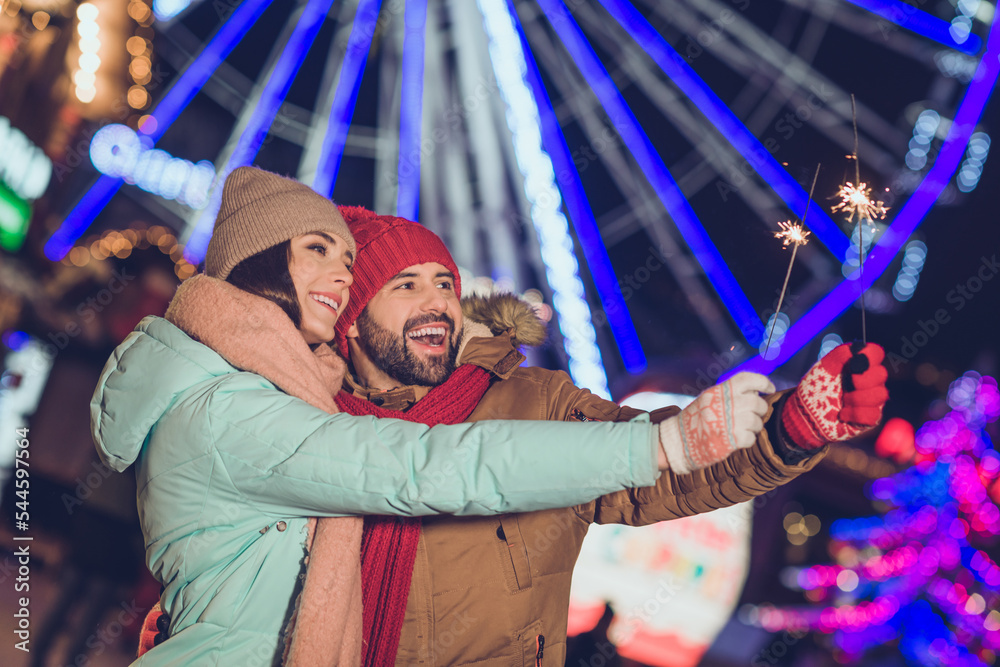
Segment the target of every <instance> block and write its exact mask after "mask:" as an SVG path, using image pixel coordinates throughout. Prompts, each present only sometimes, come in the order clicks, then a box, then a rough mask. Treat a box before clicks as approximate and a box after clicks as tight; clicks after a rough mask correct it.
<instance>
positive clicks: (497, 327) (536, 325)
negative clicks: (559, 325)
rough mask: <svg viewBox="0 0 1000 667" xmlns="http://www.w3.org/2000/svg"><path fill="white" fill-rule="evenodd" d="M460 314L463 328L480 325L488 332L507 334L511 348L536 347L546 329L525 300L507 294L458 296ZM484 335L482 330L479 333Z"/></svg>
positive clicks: (542, 339)
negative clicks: (462, 317)
mask: <svg viewBox="0 0 1000 667" xmlns="http://www.w3.org/2000/svg"><path fill="white" fill-rule="evenodd" d="M462 314H463V315H464V316H465V319H466V320H467V321H466V323H465V326H466V328H476V327H475V325H477V324H478V325H483V326H485V328H486V329H489V332H490V334H491V335H493V336H496V335H499V334H502V333H505V332H506V333H510V338H511V342H512V343H513V344H514V346H515V347H517V348H521V347H523V346H528V347H538V346H539V345H541V344H542V343H544V342H545V338H546V337H547V334H548V332H547V331H546V328H545V323H544V322H542V320H541V319H540V318H539V317H538V315H537V314H536V313H535V310H534V309H533V308H532V307H531V304H529V303H528V302H527V301H524V300H523V299H521V298H520V297H518V296H516V295H514V294H509V293H498V294H490V295H488V296H476V295H473V296H467V297H463V299H462ZM482 335H485V332H484V333H483V334H482Z"/></svg>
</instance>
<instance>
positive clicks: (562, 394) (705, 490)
mask: <svg viewBox="0 0 1000 667" xmlns="http://www.w3.org/2000/svg"><path fill="white" fill-rule="evenodd" d="M498 305H499V306H502V308H503V309H504V310H503V311H499V310H497V306H498ZM511 306H512V304H511V303H510V301H509V300H505V301H504V302H502V303H500V304H498V303H497V302H492V303H491V302H486V303H484V302H480V303H479V304H478V307H477V310H476V312H473V313H471V315H472V316H474V317H475V318H476V319H478V320H479V321H485V322H486V323H487V324H488V326H489V327H490V328H491V329H492V331H493V332H494V333H495V334H497V335H495V336H494V337H492V338H473V339H472V340H471V341H469V342H468V344H467V345H466V347H465V349H464V350H463V351H462V356H461V361H462V362H463V363H472V364H476V365H478V366H481V367H483V368H486V369H487V370H490V371H491V372H492V373H493V374H494V375H495V376H496V378H497V379H496V381H495V382H494V384H493V386H492V387H490V389H489V390H488V391H487V392H486V395H485V396H484V397H483V400H482V401H481V402H480V403H479V406H478V407H477V408H476V410H475V411H474V412H473V413H472V415H471V416H470V418H469V420H468V421H479V420H485V419H536V420H539V419H540V420H566V421H572V420H582V421H586V420H602V421H612V420H628V419H630V418H631V417H633V416H635V415H636V414H638V412H639V411H637V410H634V409H631V408H624V407H620V406H618V405H617V404H615V403H612V402H610V401H606V400H603V399H601V398H599V397H597V396H594V395H593V394H591V393H590V392H589V391H587V390H585V389H580V388H578V387H575V386H574V385H573V383H572V381H571V380H570V377H569V375H567V374H566V373H564V372H562V371H551V370H545V369H541V368H521V367H520V364H521V362H522V361H524V356H523V355H522V354H521V353H520V352H519V351H518V350H517V345H518V344H525V343H527V344H535V345H537V344H538V342H539V341H538V340H537V339H536V333H530V334H529V335H528V338H529V340H527V341H526V340H524V338H525V336H524V335H523V329H524V326H523V325H524V323H525V322H527V323H528V324H529V325H532V326H534V327H537V323H533V322H532V320H533V315H531V314H530V310H528V307H527V306H526V305H525V306H523V308H524V312H514V313H511V312H510V308H511ZM463 307H464V308H465V309H466V317H467V318H468V317H469V316H470V312H469V310H468V307H467V305H466V304H465V303H464V302H463ZM515 310H516V307H515ZM466 328H467V329H469V328H470V323H469V321H468V320H467V321H466ZM500 331H502V333H497V332H500ZM345 389H348V390H353V391H354V393H355V395H358V396H363V397H366V398H368V397H372V396H375V395H376V392H369V391H367V390H365V389H363V388H361V387H358V386H357V384H356V383H354V382H352V380H351V379H350V377H348V380H347V381H346V382H345ZM424 393H425V390H422V389H421V388H418V387H402V388H397V389H394V390H391V391H388V392H378V393H377V397H378V398H377V399H376V400H378V399H381V401H380V402H381V405H382V406H383V407H386V408H390V409H397V410H400V409H401V410H405V409H407V408H408V407H409V406H411V405H412V404H413V402H414V401H415V400H419V398H421V397H422V396H423V395H424ZM780 397H781V394H774V395H773V396H770V397H768V402H769V403H770V404H771V405H773V404H774V403H775V402H776V401H777V400H778V399H779V398H780ZM677 412H679V409H678V408H675V407H671V408H664V409H661V410H657V411H655V412H653V413H652V415H651V418H652V420H653V421H661V420H663V419H666V418H668V417H671V416H673V415H674V414H676V413H677ZM772 414H773V411H769V412H768V414H767V415H766V416H765V422H766V421H767V420H768V419H770V417H771V415H772ZM824 453H825V450H821V452H820V453H819V454H817V455H815V456H812V457H811V458H809V459H807V460H805V461H802V462H801V463H798V464H792V465H789V464H786V463H785V462H784V461H783V460H782V458H781V456H779V455H778V454H777V453H776V452H775V450H774V448H772V445H771V443H770V442H769V440H768V435H767V429H765V430H764V431H761V433H760V436H759V438H758V441H757V444H756V445H755V446H753V447H751V448H749V449H744V450H739V451H738V452H736V453H735V454H733V455H732V456H730V457H729V458H728V459H726V460H725V461H724V462H722V463H719V464H716V465H714V466H712V467H710V468H708V469H705V470H701V471H698V472H696V473H694V474H691V475H686V476H679V475H674V474H671V473H669V472H665V473H663V474H662V475H661V477H660V480H659V482H658V483H657V484H656V486H653V487H648V488H644V489H636V490H630V491H621V492H618V493H614V494H611V495H607V496H603V497H602V498H599V499H598V500H596V501H594V502H591V503H587V504H585V505H578V506H576V507H572V508H567V509H560V510H548V511H543V512H531V513H524V514H508V515H502V516H500V517H483V518H479V517H453V516H436V517H427V518H424V519H423V530H422V532H421V536H420V544H419V547H418V550H417V557H416V562H415V564H414V569H413V580H412V584H411V587H410V596H409V599H408V602H407V608H406V620H405V622H404V625H403V631H402V637H401V640H400V645H399V653H398V654H397V657H396V664H397V665H427V666H429V665H471V664H475V665H477V666H481V667H492V666H494V665H496V666H500V665H503V666H505V667H508V666H514V665H516V666H518V667H520V666H522V665H536V664H538V665H563V664H564V662H565V658H566V622H567V613H568V608H569V591H570V579H571V576H572V572H573V566H574V564H575V563H576V559H577V556H578V555H579V552H580V547H581V544H582V543H583V538H584V535H586V533H587V529H588V528H589V526H590V524H591V523H621V524H628V525H632V526H639V525H645V524H650V523H655V522H657V521H665V520H669V519H675V518H678V517H683V516H690V515H693V514H699V513H701V512H706V511H709V510H712V509H717V508H719V507H726V506H729V505H733V504H736V503H739V502H743V501H745V500H749V499H751V498H753V497H756V496H759V495H762V494H764V493H767V492H768V491H770V490H771V489H774V488H775V487H778V486H780V485H782V484H784V483H786V482H788V481H790V480H792V479H794V478H795V477H797V476H799V475H801V474H802V473H803V472H806V471H808V470H810V469H812V468H813V467H814V466H815V465H816V464H817V463H818V462H819V460H820V459H822V458H823V454H824Z"/></svg>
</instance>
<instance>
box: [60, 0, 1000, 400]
mask: <svg viewBox="0 0 1000 667" xmlns="http://www.w3.org/2000/svg"><path fill="white" fill-rule="evenodd" d="M153 7H154V11H158V12H159V13H158V16H160V18H161V22H160V33H159V35H160V36H159V37H158V40H159V41H158V47H157V51H158V53H159V54H160V56H161V57H162V58H163V59H165V60H167V61H168V62H169V63H170V64H171V65H172V66H173V67H174V68H175V69H176V70H177V71H178V73H177V76H176V77H175V79H174V81H173V83H172V84H171V87H170V88H169V90H167V91H166V93H165V94H164V95H163V96H162V97H161V99H160V100H159V101H158V102H156V103H155V104H154V105H153V107H152V109H151V110H150V111H149V114H148V116H146V120H145V122H144V123H143V124H142V125H141V127H140V128H139V129H138V130H137V131H136V130H130V129H129V128H124V126H116V127H115V128H111V129H109V128H107V127H106V128H102V130H101V131H100V132H98V133H97V134H96V135H95V138H94V144H92V146H91V155H92V158H94V156H95V155H96V156H97V157H96V158H94V160H95V162H94V164H95V167H96V168H97V169H98V170H99V171H100V172H101V175H100V176H99V178H98V179H97V181H96V183H95V184H94V186H93V187H91V188H90V189H89V190H88V191H87V192H86V193H85V194H84V196H83V198H82V199H81V200H80V202H79V203H78V204H77V206H76V207H75V208H74V209H73V210H72V211H70V213H69V215H68V216H67V218H66V222H65V223H64V225H63V226H62V227H61V228H60V229H59V230H57V231H56V233H55V234H54V235H53V237H52V238H51V239H50V240H49V242H48V244H47V245H46V252H47V254H48V255H49V257H51V258H53V259H56V258H60V257H62V256H63V255H65V253H66V252H67V251H68V250H69V248H70V247H71V246H72V244H73V243H74V242H76V240H77V239H78V238H80V237H81V236H82V235H83V234H84V232H85V231H86V230H87V229H88V227H90V225H91V224H93V223H94V221H95V219H96V218H97V216H98V215H99V213H100V212H101V210H103V208H104V206H105V205H106V204H107V203H108V201H110V199H111V198H112V197H113V196H115V193H116V192H117V191H118V189H119V188H120V187H121V185H122V184H123V183H126V184H128V185H127V187H130V188H133V187H134V186H135V185H138V186H139V187H141V188H142V191H143V192H142V193H139V194H138V196H139V197H140V199H141V198H149V199H150V200H152V199H153V198H156V199H157V203H156V207H155V209H156V210H157V211H158V212H159V213H160V215H161V217H163V216H166V217H168V218H170V219H169V220H168V222H169V223H170V224H172V225H173V226H174V227H175V231H176V232H177V235H178V237H179V238H180V239H181V240H182V241H183V243H184V246H185V250H184V252H185V258H186V259H187V261H189V262H190V263H191V264H192V265H196V264H197V263H198V262H199V261H200V259H201V257H202V256H203V254H204V250H205V247H206V245H207V241H208V238H209V236H210V234H211V230H212V222H213V220H214V216H215V212H216V210H217V207H218V202H219V198H220V197H221V182H222V180H223V179H224V177H225V175H226V174H228V173H229V172H230V171H231V170H232V169H234V168H235V167H237V166H240V165H242V164H250V163H256V164H259V165H261V166H263V167H265V168H271V169H274V170H278V171H281V170H283V171H285V172H287V173H291V174H293V175H295V176H297V177H298V178H299V179H300V180H302V181H303V182H305V183H308V184H310V185H311V186H312V187H313V188H314V189H316V190H317V191H319V192H320V193H322V194H324V195H327V196H332V197H333V198H334V200H335V201H338V202H343V203H368V204H369V205H371V206H373V207H374V208H375V210H377V211H378V212H380V213H388V214H397V215H401V216H404V217H408V218H410V219H418V220H420V221H421V222H423V223H424V224H426V225H427V226H428V227H430V228H431V229H433V230H434V231H435V232H437V233H439V234H440V235H442V237H444V239H445V241H446V243H447V244H448V246H449V248H451V250H452V251H453V254H454V256H455V259H456V261H457V263H458V264H459V265H460V266H461V267H463V269H466V270H468V271H470V272H471V273H472V274H473V275H474V276H479V277H481V278H482V279H483V280H485V281H486V282H489V283H492V284H499V285H500V286H502V287H504V288H507V289H514V290H516V291H519V292H525V291H527V290H531V289H534V290H538V292H539V293H540V296H541V297H544V300H545V301H546V302H547V303H550V304H551V305H552V310H553V311H554V318H555V321H556V323H557V325H558V327H557V329H558V336H559V342H560V343H561V347H560V348H559V354H560V356H561V358H562V360H563V362H564V363H565V365H566V366H567V367H568V368H569V370H570V373H571V375H572V376H573V378H574V380H575V381H576V382H577V383H578V384H580V385H581V386H586V387H588V388H590V389H592V390H593V391H595V392H597V393H599V394H602V395H605V396H607V395H608V394H609V392H608V376H609V371H610V370H614V371H619V370H624V371H627V372H631V373H638V372H641V371H642V370H643V369H645V368H646V366H647V358H649V357H652V356H656V355H657V354H660V353H662V352H663V350H662V348H661V347H658V346H662V345H665V344H666V343H664V342H662V341H650V340H645V341H640V339H639V335H638V333H637V331H636V327H635V324H634V322H636V321H645V320H651V321H652V320H655V321H661V320H662V321H663V322H664V324H665V325H667V324H669V325H670V327H671V328H674V329H677V330H678V331H679V332H681V333H683V335H686V336H688V337H692V338H701V339H703V340H707V341H710V344H711V345H712V346H713V347H714V348H715V349H719V350H723V349H729V350H732V349H734V348H735V347H736V345H740V346H742V347H743V348H744V349H746V350H748V354H747V355H744V356H749V357H750V358H749V359H748V360H746V361H745V362H743V363H742V364H741V365H740V366H739V367H738V368H739V369H745V370H750V369H753V370H758V371H761V372H768V371H770V370H773V369H774V368H776V367H778V366H780V365H781V364H783V363H785V362H787V361H788V360H789V359H790V358H791V357H792V356H793V355H794V354H795V353H796V352H797V351H798V350H800V349H801V348H802V347H803V346H804V345H806V344H807V343H808V342H809V341H811V340H813V339H814V338H816V337H817V336H818V335H819V334H820V333H822V332H824V331H826V330H827V329H828V327H829V325H830V323H831V321H833V320H834V319H835V318H836V317H837V316H838V315H840V314H841V313H842V312H844V310H845V309H847V308H849V307H850V306H851V304H852V303H853V302H854V301H855V300H856V298H857V296H858V294H859V289H860V285H859V283H860V284H861V285H863V286H866V287H870V286H871V285H873V284H874V283H876V281H878V280H879V279H880V277H881V276H882V274H884V273H886V272H887V270H888V269H890V268H892V269H893V271H895V270H896V267H897V266H898V267H899V268H898V271H899V273H898V276H896V284H895V285H894V286H893V287H894V288H895V292H894V294H895V296H896V298H905V297H906V295H907V294H912V291H913V288H914V287H915V285H916V281H917V279H918V273H919V264H921V263H922V257H923V255H921V253H923V254H924V255H925V254H926V248H924V249H922V250H921V247H920V244H919V242H916V245H914V241H912V240H911V237H912V235H913V233H914V231H915V230H916V229H917V227H918V226H919V225H920V223H921V222H922V221H923V219H924V218H925V216H926V214H927V213H928V211H929V210H930V209H931V207H932V206H934V205H936V204H937V205H947V204H949V203H954V202H956V201H958V200H960V199H961V197H962V196H964V193H967V192H969V191H970V190H971V189H973V188H974V187H975V186H976V183H977V181H978V178H979V173H981V171H982V166H983V163H984V161H985V160H986V156H987V152H988V148H989V137H988V135H987V134H986V132H985V131H984V129H983V128H981V127H979V126H978V123H979V119H980V117H981V115H982V112H983V109H984V107H985V104H986V101H987V99H988V97H989V95H990V93H991V91H992V89H993V87H994V84H995V82H996V77H997V67H998V63H997V54H998V52H1000V41H998V38H997V37H996V36H995V35H994V32H995V30H996V29H995V27H994V23H995V21H994V16H993V6H992V5H990V4H989V3H986V2H980V0H960V1H959V2H958V3H957V5H953V4H951V3H949V2H946V1H942V2H940V3H938V4H928V5H927V6H926V7H924V8H921V9H917V8H915V7H913V6H911V5H909V4H906V3H903V2H897V1H895V0H849V1H848V0H786V1H785V2H783V3H769V4H768V6H767V7H757V6H756V3H751V2H750V0H674V1H673V2H670V3H663V2H658V1H657V0H637V1H636V2H634V3H629V2H626V1H625V0H569V1H567V2H562V1H560V0H534V1H532V2H528V1H527V0H525V1H518V2H512V1H511V0H477V1H476V2H475V3H473V2H468V1H467V0H406V1H405V2H404V1H403V0H298V1H295V0H245V1H244V2H242V3H236V2H233V3H228V4H227V3H225V2H221V1H216V2H212V3H209V2H201V3H191V4H186V3H178V2H174V3H167V2H163V3H158V2H154V3H153ZM209 25H211V26H213V28H212V29H211V30H208V29H206V26H209ZM203 34H207V35H208V36H207V37H200V36H199V35H203ZM233 54H236V55H239V56H240V57H238V58H237V57H233ZM248 54H249V55H248ZM254 55H255V57H251V56H254ZM859 63H862V64H859ZM852 95H854V96H855V98H856V101H857V103H856V111H854V110H853V109H852ZM196 96H197V97H198V99H199V100H204V101H208V102H210V103H211V104H212V105H214V108H216V109H221V110H222V111H223V112H224V113H227V114H229V115H230V117H231V121H232V124H231V129H230V132H229V134H228V136H226V137H224V138H222V140H219V141H217V142H216V144H217V145H213V147H212V148H211V151H212V154H211V155H207V156H206V155H199V156H194V155H180V154H178V153H177V152H176V151H174V153H173V154H176V155H177V157H172V153H170V152H168V151H165V150H160V148H161V143H162V144H164V145H168V146H169V145H170V144H173V145H174V146H178V145H183V144H184V142H182V141H179V140H178V138H177V136H176V135H177V132H176V131H175V132H174V133H172V134H171V133H170V128H171V126H173V125H174V124H175V121H177V120H178V118H181V117H182V115H183V114H184V113H185V110H187V109H188V106H189V103H191V102H192V100H193V99H195V98H196ZM187 113H191V111H190V110H188V111H187ZM855 122H856V127H857V134H858V139H859V144H858V157H859V162H860V167H861V175H862V180H864V181H867V182H868V183H871V184H873V185H875V186H877V189H878V190H879V191H882V189H883V188H884V192H885V194H884V195H883V197H884V198H885V199H886V201H887V203H888V204H889V205H890V206H891V208H892V214H891V215H890V217H889V219H888V221H887V222H886V223H885V224H884V225H881V226H880V228H879V229H878V230H877V231H876V232H875V234H874V235H871V234H864V233H862V232H861V231H860V229H861V228H860V226H859V227H858V228H854V229H852V228H851V227H850V226H848V225H846V224H845V223H844V221H842V220H838V219H834V218H833V217H832V216H831V213H830V207H829V206H828V205H827V203H826V202H825V201H824V197H825V195H822V196H820V195H817V196H816V197H815V198H814V199H813V200H810V199H809V197H808V193H807V188H806V187H805V184H806V183H807V182H808V181H809V180H810V178H811V176H812V172H813V171H814V170H815V168H816V164H817V162H823V163H824V171H823V175H822V177H821V179H820V187H821V188H822V187H825V188H826V190H827V193H826V194H829V190H830V188H831V186H832V185H833V184H834V183H836V182H839V181H841V180H843V177H844V176H845V174H846V173H847V169H848V161H847V160H845V155H846V154H850V153H851V152H852V149H853V147H854V141H855V139H854V136H855V134H854V132H855V130H854V123H855ZM122 128H124V129H122ZM161 139H163V141H162V142H161ZM156 150H159V151H160V152H159V153H155V154H154V152H155V151H156ZM164 156H165V157H164ZM196 157H197V158H198V160H197V161H196V159H195V158H196ZM154 158H156V159H157V160H159V162H158V163H157V164H158V165H159V166H151V165H154ZM102 160H103V161H102ZM182 163H183V164H182ZM185 165H190V166H185ZM170 169H173V171H170ZM853 169H854V167H853V166H850V170H851V173H853ZM168 172H169V173H171V174H173V176H172V179H173V180H171V183H170V186H169V187H165V186H163V184H162V181H163V180H164V178H165V175H166V174H167V173H168ZM181 181H183V183H182V182H181ZM164 190H167V191H168V193H167V195H164V192H163V191H164ZM170 194H172V195H173V196H172V197H170V196H169V195H170ZM164 196H167V197H168V200H167V201H164V200H163V197H164ZM807 209H808V212H807ZM792 217H797V218H799V219H802V218H804V217H805V218H806V226H807V227H808V228H809V229H810V231H811V232H812V234H813V236H814V238H815V242H814V243H812V244H810V245H808V246H806V247H804V248H803V250H802V255H801V259H802V261H801V262H800V264H799V267H800V268H799V271H798V272H797V273H796V274H795V276H796V280H795V281H794V283H795V284H796V287H795V288H794V289H795V292H796V294H795V300H794V302H793V303H792V305H791V306H790V311H791V312H792V313H793V316H794V317H793V319H794V321H795V323H794V325H792V326H788V325H789V321H788V318H787V317H786V316H784V315H781V316H777V317H774V304H773V301H774V296H775V295H774V294H772V293H771V290H770V288H767V289H764V288H761V287H760V285H769V286H771V285H773V286H777V285H779V284H780V278H781V275H782V274H783V273H784V266H783V261H784V260H783V258H782V256H781V255H780V254H778V253H779V252H780V249H779V248H778V247H777V246H776V245H775V244H774V242H773V239H772V238H771V234H770V232H772V231H773V230H774V229H775V224H776V222H777V221H780V220H785V219H788V218H792ZM852 232H853V234H854V235H855V236H854V237H853V240H852ZM859 233H861V234H862V238H860V239H858V237H857V234H859ZM908 242H909V245H906V244H907V243H908ZM859 243H860V244H861V246H862V248H863V250H862V251H863V252H865V253H867V254H866V258H865V261H864V271H863V276H862V279H861V280H859V279H858V277H859V276H858V271H857V270H856V269H857V266H858V249H857V248H858V245H859ZM901 249H904V253H903V257H902V259H897V255H899V254H900V250H901ZM894 262H895V263H894ZM904 269H905V271H904ZM890 273H892V272H890ZM904 274H905V275H904ZM890 278H891V276H890V277H889V278H883V279H882V282H883V283H885V281H886V280H889V282H892V281H891V280H890ZM904 278H905V280H904ZM900 281H903V282H902V283H900ZM661 283H662V284H665V285H669V286H670V290H671V294H673V295H675V296H674V298H673V301H672V302H671V303H670V304H667V305H663V304H662V303H661V302H662V299H659V295H660V294H661V291H659V289H658V288H657V287H656V285H659V284H661ZM907 290H908V291H907ZM879 294H880V295H881V298H882V300H883V301H885V302H890V303H888V305H889V306H891V297H890V296H888V294H889V290H888V288H885V287H884V288H881V292H880V293H879ZM677 295H680V296H677ZM653 297H656V298H653ZM877 301H878V299H873V301H872V303H873V304H874V305H875V306H876V309H877V306H878V303H877ZM652 303H656V304H659V305H650V304H652ZM772 327H773V329H774V330H775V331H776V332H777V333H778V336H777V339H776V341H775V343H774V344H773V345H772V346H771V349H770V354H769V355H768V357H767V358H766V359H765V358H763V357H762V356H761V355H759V354H756V353H757V351H758V350H759V349H760V348H761V347H762V342H763V340H764V339H765V338H766V336H765V333H766V332H767V331H768V330H769V329H771V328H772ZM678 335H681V334H678ZM602 352H603V354H602ZM615 352H617V355H616V354H615ZM619 359H620V361H619ZM729 370H733V369H729Z"/></svg>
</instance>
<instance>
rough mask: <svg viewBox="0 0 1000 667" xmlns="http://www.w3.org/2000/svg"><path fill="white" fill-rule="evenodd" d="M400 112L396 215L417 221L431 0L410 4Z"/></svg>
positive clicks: (404, 46) (411, 1)
mask: <svg viewBox="0 0 1000 667" xmlns="http://www.w3.org/2000/svg"><path fill="white" fill-rule="evenodd" d="M404 21H405V23H406V32H405V33H404V35H403V64H402V78H403V81H402V84H401V90H400V108H401V111H400V115H399V170H398V172H397V177H398V180H397V183H398V188H399V189H398V191H397V193H396V215H398V216H401V217H403V218H406V219H407V220H416V219H417V216H418V212H419V208H420V129H421V119H422V116H423V114H422V112H423V97H424V32H425V28H426V25H427V0H410V1H409V2H407V3H406V13H405V18H404Z"/></svg>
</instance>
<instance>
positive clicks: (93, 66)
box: [73, 2, 101, 104]
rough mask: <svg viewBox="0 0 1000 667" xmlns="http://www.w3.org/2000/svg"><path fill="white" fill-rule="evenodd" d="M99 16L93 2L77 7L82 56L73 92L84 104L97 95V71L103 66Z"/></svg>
mask: <svg viewBox="0 0 1000 667" xmlns="http://www.w3.org/2000/svg"><path fill="white" fill-rule="evenodd" d="M99 16H100V10H99V9H98V8H97V6H96V5H94V4H92V3H89V2H84V3H82V4H81V5H80V6H79V7H77V8H76V18H77V19H78V20H77V24H76V32H77V35H78V41H77V47H78V48H79V49H80V56H79V58H78V59H77V67H76V71H75V72H74V73H73V83H75V84H76V88H75V89H74V91H73V92H74V94H75V95H76V99H78V100H80V101H81V102H83V103H84V104H90V103H91V102H93V101H94V98H95V97H97V77H96V72H97V70H98V69H99V68H100V66H101V58H100V56H99V55H98V51H100V48H101V40H100V33H101V28H100V26H99V25H98V24H97V19H98V17H99Z"/></svg>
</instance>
